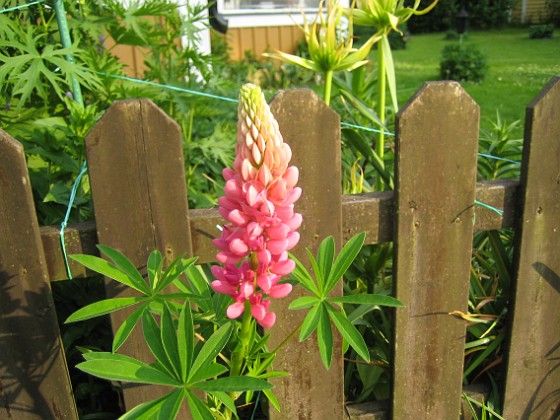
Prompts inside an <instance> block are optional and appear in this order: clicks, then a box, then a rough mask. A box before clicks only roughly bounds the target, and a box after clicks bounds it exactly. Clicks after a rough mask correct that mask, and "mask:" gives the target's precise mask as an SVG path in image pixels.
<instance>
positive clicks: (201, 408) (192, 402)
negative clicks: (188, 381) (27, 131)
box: [185, 389, 214, 420]
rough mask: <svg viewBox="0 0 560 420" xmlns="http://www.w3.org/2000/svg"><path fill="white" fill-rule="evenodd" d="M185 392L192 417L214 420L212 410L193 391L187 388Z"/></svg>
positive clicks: (201, 419)
mask: <svg viewBox="0 0 560 420" xmlns="http://www.w3.org/2000/svg"><path fill="white" fill-rule="evenodd" d="M185 393H186V394H187V401H188V403H189V408H190V410H191V414H192V417H193V419H197V420H214V416H213V415H212V412H211V411H210V410H209V409H208V407H207V406H206V404H205V403H204V402H202V401H201V400H200V399H199V398H198V397H197V396H196V395H195V394H194V393H192V392H191V391H189V390H188V389H187V390H186V391H185Z"/></svg>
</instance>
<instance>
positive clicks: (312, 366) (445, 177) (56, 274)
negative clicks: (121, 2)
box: [0, 77, 560, 420]
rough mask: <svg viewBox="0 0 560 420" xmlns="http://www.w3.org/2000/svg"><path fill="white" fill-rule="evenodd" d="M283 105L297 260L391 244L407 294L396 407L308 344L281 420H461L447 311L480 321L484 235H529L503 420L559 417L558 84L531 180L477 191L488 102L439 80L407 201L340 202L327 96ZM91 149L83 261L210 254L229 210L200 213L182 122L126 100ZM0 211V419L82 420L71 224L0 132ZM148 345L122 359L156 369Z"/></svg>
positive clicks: (413, 123) (417, 113)
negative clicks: (359, 393)
mask: <svg viewBox="0 0 560 420" xmlns="http://www.w3.org/2000/svg"><path fill="white" fill-rule="evenodd" d="M271 108H272V111H273V113H274V114H275V116H276V118H277V119H278V122H279V125H280V128H281V131H282V133H283V136H284V138H285V141H287V142H288V143H289V144H290V146H291V147H292V150H293V156H294V157H293V164H295V165H297V166H298V167H299V169H300V174H301V177H300V185H301V186H302V188H303V192H304V193H303V196H302V198H301V200H300V201H299V202H298V203H297V205H298V210H299V211H300V212H302V214H303V216H304V224H303V227H302V229H301V242H300V244H299V246H298V247H297V250H296V255H299V256H303V255H304V248H305V247H310V248H311V249H314V248H316V247H317V245H318V243H319V242H320V241H321V239H323V238H324V237H326V236H327V235H333V236H334V237H335V238H336V241H337V243H338V245H340V244H341V243H342V242H343V241H344V240H346V239H348V238H349V237H351V236H352V235H354V234H355V233H357V232H359V231H365V232H366V233H367V239H366V242H367V243H368V244H376V243H383V242H388V241H393V242H394V252H395V255H394V257H395V258H394V269H395V272H394V283H395V295H396V297H397V298H398V299H400V300H401V301H402V302H403V303H404V304H405V305H406V306H405V307H404V308H399V309H397V310H396V311H395V320H396V321H395V326H394V339H393V341H394V344H393V346H394V354H393V384H392V399H391V402H390V404H389V405H390V407H389V411H388V412H383V411H382V410H381V411H379V410H378V409H377V408H375V405H374V404H369V405H368V404H366V406H365V408H364V406H360V407H352V406H349V407H347V408H345V406H344V395H343V364H344V363H343V357H342V354H341V352H340V351H339V352H336V356H335V359H334V361H333V364H332V367H331V368H330V370H328V371H327V370H325V369H324V368H323V367H322V365H321V362H320V358H319V354H318V352H317V351H316V349H315V343H314V342H313V341H309V342H305V343H298V342H297V340H296V341H294V342H292V343H290V345H289V348H287V349H286V350H285V351H283V352H282V353H281V355H280V358H279V360H278V361H277V362H276V365H275V368H276V369H277V370H286V371H288V372H290V373H291V376H289V377H287V378H282V380H281V381H278V382H276V395H277V396H278V398H279V400H280V404H281V406H282V407H283V411H282V413H281V414H278V413H271V418H274V419H343V418H347V417H348V416H350V417H352V418H364V419H365V418H370V419H371V418H377V419H379V418H387V416H388V415H389V414H390V415H391V416H392V418H395V419H453V418H458V417H459V415H460V414H459V413H460V410H461V392H462V372H463V359H464V345H465V334H466V332H465V328H466V325H465V321H463V320H461V319H459V318H456V317H453V316H450V315H449V313H450V312H452V311H455V310H459V311H463V312H466V311H467V299H468V289H469V278H470V277H469V276H470V275H469V267H470V260H471V252H472V238H473V233H474V232H475V231H480V230H494V229H501V228H506V227H514V228H515V238H516V241H515V272H514V273H513V278H514V288H513V290H514V293H513V302H512V303H511V306H510V310H509V320H510V324H509V328H508V334H509V340H508V346H507V349H506V358H505V362H504V365H505V368H506V372H507V380H506V387H505V395H504V407H505V408H504V409H505V412H504V416H505V418H506V419H508V420H510V419H521V418H523V419H525V418H558V416H559V415H560V310H559V308H560V253H559V252H560V77H556V78H554V79H553V80H552V81H551V82H550V83H549V84H548V85H547V86H546V87H545V88H544V89H543V91H542V93H541V94H540V95H539V96H538V97H537V98H536V99H535V100H534V101H533V102H532V103H531V104H530V105H529V107H528V108H527V117H526V127H525V145H524V151H523V162H522V172H521V173H522V176H521V179H520V180H519V181H495V182H482V183H477V182H476V165H477V143H478V131H479V107H478V105H477V104H476V103H475V102H474V101H473V100H472V99H471V98H470V97H469V96H468V95H467V94H466V93H465V91H464V90H463V89H462V88H461V87H460V85H459V84H457V83H454V82H433V83H428V84H426V85H425V86H424V87H423V88H422V89H421V90H420V91H419V92H418V93H417V94H416V95H415V96H414V97H413V98H412V99H411V100H410V101H409V102H408V104H407V105H406V106H404V107H403V109H402V110H401V111H400V112H399V114H398V117H397V121H396V131H397V133H396V134H397V135H396V170H395V190H394V192H382V193H368V194H359V195H342V193H341V157H340V156H341V150H340V120H339V117H338V115H337V114H335V113H334V112H333V111H332V110H331V109H330V108H328V107H327V106H325V104H324V103H323V102H322V101H321V100H320V99H319V98H318V97H317V96H316V95H315V94H314V93H312V92H311V91H309V90H292V91H286V92H281V93H279V94H278V95H277V96H276V97H275V98H274V100H273V101H272V103H271ZM85 141H86V150H87V159H88V166H89V177H90V182H91V189H92V195H93V201H94V207H95V222H88V223H82V224H78V225H75V226H70V227H69V228H68V229H67V230H66V244H67V245H66V247H67V250H68V252H69V253H70V254H72V253H95V244H96V243H97V242H99V243H103V244H107V245H110V246H113V247H116V248H118V249H120V250H121V251H123V252H124V253H125V254H126V255H128V256H129V257H130V258H131V259H132V260H133V261H134V262H135V263H136V264H137V265H138V267H142V266H143V265H144V264H145V261H146V258H147V256H148V254H149V252H150V251H151V250H152V249H154V248H158V249H159V250H160V251H162V253H163V254H164V255H166V256H167V257H168V258H170V259H171V258H174V257H177V256H178V255H181V254H183V253H186V254H188V255H198V256H199V257H200V259H199V261H200V262H201V263H203V262H210V261H212V260H213V259H214V255H215V252H216V251H215V249H214V247H213V245H212V243H211V240H210V239H211V238H212V237H215V236H217V234H218V232H217V230H216V225H218V224H221V223H222V222H221V219H220V216H219V214H218V212H217V210H216V209H203V210H189V209H188V205H187V196H186V190H187V189H186V183H185V176H184V162H183V155H182V143H181V134H180V131H179V127H178V126H177V124H175V123H174V122H173V121H172V120H171V119H170V118H169V117H168V116H166V115H165V114H164V113H163V112H162V111H161V110H160V109H158V108H157V107H156V106H155V105H154V104H153V103H152V102H150V101H147V100H128V101H122V102H118V103H115V104H114V105H113V106H112V107H111V108H110V109H109V110H108V111H107V113H106V114H105V116H104V117H103V118H102V119H101V120H100V121H99V122H98V123H97V125H96V126H95V127H94V128H93V129H92V131H91V132H90V133H89V135H88V136H87V138H86V140H85ZM233 141H234V140H233V139H232V147H234V146H233ZM475 200H479V201H481V202H484V203H486V204H489V205H491V206H494V207H496V208H500V209H503V211H504V213H503V216H501V215H499V214H497V213H495V212H492V211H490V210H488V209H485V208H482V207H475ZM0 203H1V208H0V238H1V239H0V290H1V292H0V293H1V295H0V375H1V376H0V418H14V419H51V418H56V419H66V418H77V414H76V407H75V402H74V400H73V396H72V389H71V385H70V381H69V377H68V370H67V367H66V362H65V358H64V354H63V348H62V345H61V339H60V333H59V330H58V327H57V321H56V315H55V311H54V308H53V299H52V296H51V293H50V283H49V282H50V281H58V280H65V279H67V274H66V268H65V266H64V261H63V257H62V252H61V246H60V240H59V239H60V238H59V229H58V228H54V227H39V225H38V222H37V219H36V215H35V208H34V204H33V198H32V193H31V188H30V182H29V176H28V173H27V168H26V162H25V156H24V152H23V148H22V146H21V145H20V144H19V143H18V142H17V141H15V140H14V139H12V138H11V137H10V136H8V135H7V134H6V133H4V132H1V131H0ZM70 266H71V269H72V273H74V275H75V276H77V277H84V276H86V275H87V273H86V272H85V270H84V269H83V268H82V267H81V266H79V265H77V264H75V263H73V262H72V263H70ZM74 281H79V280H74ZM110 293H112V294H117V293H121V292H120V291H118V290H113V291H110ZM336 293H342V290H341V289H339V290H337V291H336ZM296 297H298V293H297V291H296V292H294V293H293V294H292V295H291V296H290V298H289V299H285V300H284V301H282V302H275V307H274V309H275V310H276V311H277V313H279V320H278V322H277V325H275V326H274V328H273V329H272V330H271V334H272V338H271V341H272V343H271V347H274V346H275V343H279V342H280V341H282V340H283V339H284V338H285V337H286V334H288V333H289V332H291V330H292V329H293V326H294V325H297V324H296V323H297V322H299V321H300V320H301V317H300V314H299V313H296V312H294V311H290V312H289V311H287V305H288V303H289V300H292V299H294V298H296ZM117 320H118V319H117ZM136 338H138V337H136ZM136 338H135V339H133V342H132V343H131V344H130V345H129V346H128V347H127V348H126V349H125V351H126V352H128V353H129V354H131V355H133V356H136V357H139V358H143V357H145V354H144V353H145V348H144V347H142V346H140V345H139V344H138V342H139V340H136ZM337 346H338V347H339V348H340V346H341V342H340V338H338V339H337ZM160 392H162V390H161V389H154V388H151V387H147V386H142V387H133V388H125V402H126V405H127V407H128V408H131V407H132V406H133V405H135V404H137V403H140V402H142V401H146V400H148V399H153V398H155V397H156V396H157V395H158V393H160ZM368 407H369V408H368ZM374 412H377V414H374ZM186 416H187V415H186V414H185V417H186ZM182 418H184V417H182Z"/></svg>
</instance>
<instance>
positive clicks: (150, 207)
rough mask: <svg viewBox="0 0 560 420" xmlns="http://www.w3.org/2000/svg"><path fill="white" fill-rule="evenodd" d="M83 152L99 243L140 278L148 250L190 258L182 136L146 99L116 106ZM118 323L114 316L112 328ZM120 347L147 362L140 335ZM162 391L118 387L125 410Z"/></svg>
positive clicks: (120, 316)
mask: <svg viewBox="0 0 560 420" xmlns="http://www.w3.org/2000/svg"><path fill="white" fill-rule="evenodd" d="M86 153H87V159H88V167H89V175H90V183H91V191H92V198H93V203H94V210H95V220H96V226H97V235H98V238H99V243H100V244H104V245H109V246H112V247H114V248H117V249H119V250H120V251H121V252H123V253H124V254H125V255H127V256H128V257H129V258H130V259H131V260H132V261H133V263H134V264H135V265H136V266H137V267H139V268H140V270H141V271H142V270H143V271H144V272H145V264H146V261H147V258H148V255H149V253H150V252H151V251H152V250H153V249H156V248H157V249H158V250H159V251H160V252H161V253H162V254H163V255H164V256H165V257H166V258H167V261H168V262H169V261H171V260H173V259H175V258H176V257H178V256H180V255H182V254H186V255H190V254H191V253H192V251H191V238H190V225H189V217H188V202H187V189H186V181H185V175H184V160H183V148H182V137H181V131H180V128H179V126H178V125H177V124H176V123H175V122H174V121H173V120H172V119H171V118H170V117H168V116H167V115H165V113H164V112H163V111H161V110H160V109H159V108H158V107H157V106H156V105H155V104H154V103H153V102H151V101H149V100H127V101H120V102H116V103H115V104H113V105H112V106H111V108H109V110H108V111H107V113H106V114H105V115H104V116H103V118H102V119H101V120H100V121H99V122H98V123H97V124H96V125H95V127H94V128H93V129H92V130H91V132H90V133H89V134H88V135H87V137H86ZM115 283H116V282H108V284H107V289H108V290H107V292H108V294H109V295H111V296H126V295H127V294H128V293H131V291H130V290H126V291H124V292H123V290H121V289H120V288H118V287H115ZM125 293H126V294H125ZM124 318H125V314H124V313H123V312H122V311H121V312H117V313H116V314H114V316H113V317H112V322H113V328H114V329H116V328H118V326H119V325H120V324H121V323H122V321H123V320H124ZM127 344H128V345H127ZM127 344H125V346H123V353H126V354H128V355H130V356H133V357H136V358H139V359H140V360H144V361H151V359H152V356H151V354H150V352H149V351H148V348H147V346H146V345H145V343H144V340H143V339H142V335H141V332H140V331H139V329H136V330H135V331H134V333H133V336H132V337H131V339H129V341H128V343H127ZM166 391H168V389H165V388H160V387H153V386H137V385H134V386H127V385H125V386H124V395H125V403H126V407H127V409H131V408H133V407H134V406H136V405H138V404H140V403H142V402H146V401H150V400H153V399H155V398H157V397H158V396H160V395H163V394H164V393H165V392H166ZM186 415H187V414H186V413H185V412H182V413H181V414H180V416H181V418H185V416H186Z"/></svg>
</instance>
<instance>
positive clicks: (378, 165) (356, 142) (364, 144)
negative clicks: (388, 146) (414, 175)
mask: <svg viewBox="0 0 560 420" xmlns="http://www.w3.org/2000/svg"><path fill="white" fill-rule="evenodd" d="M344 133H345V135H346V138H347V139H348V140H349V142H350V143H351V144H352V146H354V147H355V148H356V149H358V150H359V151H360V153H361V154H362V155H364V157H366V158H367V159H368V160H369V161H370V162H371V163H372V164H373V166H374V167H375V170H376V171H377V173H378V174H379V176H380V177H381V178H382V179H383V182H384V183H385V185H388V186H389V189H394V182H393V176H392V175H391V173H389V172H388V171H387V170H386V169H385V166H384V165H385V163H384V162H383V160H382V159H381V158H380V157H379V155H378V154H377V153H376V152H375V150H374V149H373V148H372V147H371V144H370V143H369V142H368V141H367V139H366V137H364V136H363V135H361V134H359V133H357V132H356V131H354V130H353V129H344Z"/></svg>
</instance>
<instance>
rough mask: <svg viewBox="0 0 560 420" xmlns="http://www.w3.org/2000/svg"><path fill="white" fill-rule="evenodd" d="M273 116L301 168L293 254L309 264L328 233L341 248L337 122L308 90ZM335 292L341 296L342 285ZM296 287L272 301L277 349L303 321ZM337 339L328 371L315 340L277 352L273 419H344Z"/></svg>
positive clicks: (277, 103) (287, 99)
mask: <svg viewBox="0 0 560 420" xmlns="http://www.w3.org/2000/svg"><path fill="white" fill-rule="evenodd" d="M271 110H272V113H273V114H274V115H275V117H276V119H277V120H278V124H279V126H280V130H281V132H282V135H283V137H284V140H285V141H286V142H287V143H288V144H289V145H290V147H291V149H292V151H293V159H292V162H291V164H292V165H295V166H297V167H298V168H299V170H300V180H299V183H298V185H299V186H301V188H302V189H303V194H302V197H301V198H300V200H299V201H298V202H297V203H296V209H297V211H298V212H300V213H302V215H303V219H304V223H303V225H302V227H301V228H300V233H301V241H300V245H299V246H298V247H296V248H295V249H294V253H295V254H296V256H297V257H298V258H301V261H302V262H303V261H307V257H306V256H305V247H308V248H309V249H311V250H312V251H313V252H315V251H316V250H317V248H318V245H319V243H320V242H321V241H322V240H323V239H324V238H325V237H327V236H328V235H333V236H334V238H335V242H336V243H337V249H340V243H341V240H342V206H341V200H340V198H341V193H342V191H341V181H340V171H341V168H340V120H339V117H338V115H337V114H336V113H335V112H334V111H332V110H331V109H330V108H329V107H327V106H326V105H325V104H324V102H323V101H322V100H321V99H320V98H319V97H318V96H317V95H315V94H314V93H313V92H312V91H310V90H291V91H286V92H282V93H280V94H279V95H277V96H276V97H275V98H274V100H273V101H272V103H271ZM333 293H334V294H342V285H340V287H337V288H336V290H335V291H334V292H333ZM301 294H302V291H301V290H300V289H298V288H296V289H295V290H294V292H292V294H291V295H290V296H289V298H287V299H281V300H280V301H276V302H274V310H275V311H276V313H277V315H278V321H277V323H276V325H275V326H274V328H273V329H272V330H271V334H272V336H271V343H270V347H271V348H275V347H276V346H277V345H278V344H280V342H281V341H283V340H284V339H285V338H286V337H287V336H288V335H289V334H291V333H292V331H293V330H294V329H295V328H296V327H297V326H298V325H299V324H300V322H302V321H303V317H304V315H305V314H304V311H289V310H288V309H287V307H288V304H289V302H290V301H291V300H293V299H295V298H296V297H298V296H301ZM334 336H335V350H334V354H333V362H332V365H331V367H330V369H329V370H328V371H327V370H326V369H325V368H324V367H323V365H322V363H321V359H320V356H319V352H318V349H317V343H316V340H315V338H314V336H313V337H312V338H313V339H312V340H308V341H306V342H304V343H298V342H297V338H296V339H295V340H292V341H290V342H289V344H288V345H286V347H285V348H284V349H282V351H281V352H280V353H279V355H278V358H277V359H276V362H275V365H274V367H275V369H278V370H283V371H287V372H289V373H290V376H288V377H286V378H282V380H281V381H276V382H275V384H276V388H275V394H276V395H277V397H278V400H279V401H280V406H281V408H282V413H277V412H276V411H275V410H273V409H271V413H270V416H271V418H273V419H302V420H303V419H321V420H322V419H326V418H331V419H341V418H342V417H343V413H344V412H343V404H344V392H343V364H344V363H343V359H342V349H341V344H342V343H341V339H340V337H339V336H338V334H336V333H335V334H334Z"/></svg>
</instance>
